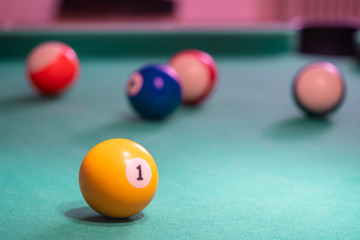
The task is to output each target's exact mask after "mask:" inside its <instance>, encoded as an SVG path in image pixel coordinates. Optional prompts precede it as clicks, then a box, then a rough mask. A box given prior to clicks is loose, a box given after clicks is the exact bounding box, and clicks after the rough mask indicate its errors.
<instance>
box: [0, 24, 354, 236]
mask: <svg viewBox="0 0 360 240" xmlns="http://www.w3.org/2000/svg"><path fill="white" fill-rule="evenodd" d="M45 40H59V41H64V42H66V43H68V44H69V45H71V46H72V47H73V48H74V49H75V51H76V52H77V53H78V55H79V58H80V61H81V77H80V79H79V81H78V83H77V84H76V85H75V86H74V88H72V89H71V90H70V91H69V92H67V93H66V94H64V95H63V96H60V97H56V98H42V97H40V96H38V95H37V94H36V93H35V92H34V91H33V90H32V89H31V88H30V87H29V85H28V83H27V82H26V80H25V77H24V66H25V59H26V55H27V54H28V52H29V51H30V50H31V48H32V47H34V46H35V45H36V44H38V43H40V42H42V41H45ZM0 46H1V48H0V92H1V94H0V129H1V131H0V141H1V145H0V238H1V239H359V238H360V153H359V149H360V132H359V131H358V130H357V129H358V127H359V120H360V94H359V93H360V68H359V66H358V65H357V63H356V61H355V60H353V59H352V58H349V57H330V56H328V57H326V56H317V55H301V54H299V53H297V34H296V32H295V31H293V30H289V29H277V30H261V29H257V30H229V29H227V30H202V31H197V30H166V31H165V30H164V31H162V30H158V31H140V30H139V31H121V32H118V31H41V30H39V31H26V30H18V31H2V32H0ZM184 48H199V49H202V50H205V51H207V52H209V53H210V54H211V55H212V56H213V57H214V58H215V60H216V62H217V64H218V67H219V73H220V79H219V85H218V86H217V90H216V91H215V93H214V94H213V95H212V96H211V97H210V99H209V100H208V101H207V102H206V103H205V104H203V105H202V106H198V107H180V108H179V109H178V110H177V111H176V112H175V113H174V114H173V115H172V116H171V117H170V118H168V119H166V120H163V121H146V120H142V119H141V118H139V117H138V116H137V115H136V114H135V113H134V111H133V110H132V109H131V107H130V105H129V104H128V102H127V99H126V94H125V82H126V79H127V77H128V76H129V74H130V73H131V72H132V71H133V70H135V69H137V68H138V67H139V66H141V65H144V64H147V63H149V62H166V61H167V59H168V58H169V57H170V56H171V55H172V54H173V53H175V52H176V51H178V50H181V49H184ZM324 60H326V61H331V62H333V63H334V64H335V65H336V66H338V67H339V69H340V70H341V72H342V73H343V75H344V77H345V80H346V85H347V92H346V97H345V100H344V102H343V104H342V106H341V107H340V108H339V109H338V111H337V112H335V113H334V114H333V115H331V116H329V117H328V118H326V119H319V118H317V119H316V118H315V119H314V118H307V117H306V116H304V115H303V114H302V113H301V112H300V110H299V109H298V108H297V106H296V104H295V103H294V101H293V97H292V95H291V84H292V80H293V77H294V75H295V73H296V72H297V71H298V70H299V69H300V68H301V67H302V66H304V65H305V64H307V63H309V62H313V61H324ZM110 138H127V139H131V140H134V141H136V142H138V143H140V144H141V145H143V146H144V147H145V148H146V149H147V150H148V151H149V152H150V153H151V154H152V156H153V157H154V159H155V161H156V163H157V166H158V170H159V186H158V190H157V193H156V195H155V198H154V199H153V201H152V202H151V203H150V205H149V206H148V207H147V208H146V209H145V210H144V211H143V212H142V213H140V214H138V215H135V216H133V217H130V218H126V219H112V218H107V217H103V216H101V215H99V214H98V213H96V212H95V211H93V210H92V209H91V208H89V207H88V205H87V204H86V202H85V201H84V199H83V197H82V195H81V193H80V189H79V184H78V173H79V167H80V164H81V162H82V160H83V158H84V156H85V155H86V153H87V152H88V151H89V150H90V149H91V148H92V147H93V146H94V145H96V144H97V143H99V142H101V141H104V140H106V139H110ZM119 191H121V189H119Z"/></svg>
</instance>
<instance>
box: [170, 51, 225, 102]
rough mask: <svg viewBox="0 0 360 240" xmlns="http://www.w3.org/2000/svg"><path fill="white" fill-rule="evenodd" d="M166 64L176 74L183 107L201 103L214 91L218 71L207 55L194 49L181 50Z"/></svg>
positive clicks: (212, 60)
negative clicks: (173, 69)
mask: <svg viewBox="0 0 360 240" xmlns="http://www.w3.org/2000/svg"><path fill="white" fill-rule="evenodd" d="M168 64H169V65H170V66H172V67H173V68H175V70H176V71H177V72H178V75H179V80H180V85H181V92H182V102H183V103H184V104H185V105H198V104H200V103H202V102H203V101H205V100H206V99H207V98H208V97H209V96H210V94H211V93H212V92H213V90H214V89H215V86H216V84H217V81H218V70H217V66H216V63H215V61H214V59H213V58H212V57H211V56H210V55H209V54H208V53H206V52H203V51H200V50H195V49H188V50H183V51H180V52H178V53H176V54H175V55H174V56H172V57H171V58H170V60H169V62H168Z"/></svg>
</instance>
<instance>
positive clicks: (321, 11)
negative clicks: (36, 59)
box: [0, 0, 360, 24]
mask: <svg viewBox="0 0 360 240" xmlns="http://www.w3.org/2000/svg"><path fill="white" fill-rule="evenodd" d="M60 1H61V0H0V24H4V23H10V24H11V23H37V22H42V23H44V22H52V21H56V20H57V19H56V12H57V9H58V6H59V3H60ZM176 1H177V6H178V9H177V11H176V14H175V16H174V17H173V18H172V19H173V20H174V21H178V22H184V23H186V22H188V23H189V22H200V23H210V24H211V23H214V22H216V23H227V22H231V23H241V22H244V23H247V22H264V21H268V22H274V21H275V22H278V21H286V20H288V19H291V18H292V17H295V16H308V17H313V16H316V17H324V18H326V17H343V16H346V17H348V16H352V17H357V18H358V17H359V16H360V1H359V0H176Z"/></svg>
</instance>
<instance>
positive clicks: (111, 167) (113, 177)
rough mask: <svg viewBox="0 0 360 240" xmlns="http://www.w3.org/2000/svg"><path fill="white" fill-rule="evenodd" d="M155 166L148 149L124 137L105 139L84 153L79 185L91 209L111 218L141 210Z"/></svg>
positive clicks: (150, 195) (147, 199) (148, 199)
mask: <svg viewBox="0 0 360 240" xmlns="http://www.w3.org/2000/svg"><path fill="white" fill-rule="evenodd" d="M158 180H159V175H158V170H157V167H156V163H155V161H154V159H153V158H152V156H151V155H150V153H149V152H148V151H147V150H146V149H145V148H144V147H143V146H141V145H140V144H138V143H136V142H133V141H131V140H127V139H120V138H116V139H109V140H106V141H104V142H101V143H99V144H97V145H96V146H95V147H93V148H92V149H91V150H90V151H89V152H88V154H87V155H86V156H85V158H84V160H83V162H82V164H81V167H80V172H79V185H80V190H81V193H82V195H83V197H84V199H85V201H86V202H87V203H88V204H89V206H90V207H91V208H93V209H94V210H95V211H97V212H99V213H101V214H103V215H105V216H108V217H114V218H125V217H129V216H132V215H135V214H137V213H139V212H141V211H142V210H143V209H144V208H145V207H146V206H147V205H148V204H149V203H150V202H151V200H152V199H153V197H154V195H155V192H156V189H157V186H158Z"/></svg>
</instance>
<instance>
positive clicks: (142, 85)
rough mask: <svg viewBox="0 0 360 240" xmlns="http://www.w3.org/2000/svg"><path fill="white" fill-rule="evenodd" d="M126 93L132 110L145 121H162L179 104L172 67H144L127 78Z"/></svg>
mask: <svg viewBox="0 0 360 240" xmlns="http://www.w3.org/2000/svg"><path fill="white" fill-rule="evenodd" d="M126 93H127V95H128V98H129V101H130V103H131V105H132V106H133V108H134V109H135V110H136V112H138V113H139V114H140V115H141V116H142V117H143V118H145V119H163V118H166V117H167V116H169V115H170V114H171V113H172V112H174V111H175V109H177V108H178V107H179V105H180V103H181V89H180V84H179V81H178V76H177V73H176V71H175V69H173V68H172V67H170V66H168V65H163V64H151V65H146V66H144V67H142V68H140V69H139V70H137V71H135V72H134V73H133V74H131V76H130V77H129V79H128V81H127V85H126Z"/></svg>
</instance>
